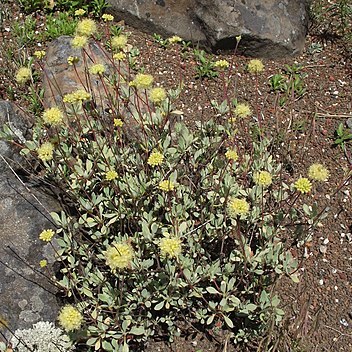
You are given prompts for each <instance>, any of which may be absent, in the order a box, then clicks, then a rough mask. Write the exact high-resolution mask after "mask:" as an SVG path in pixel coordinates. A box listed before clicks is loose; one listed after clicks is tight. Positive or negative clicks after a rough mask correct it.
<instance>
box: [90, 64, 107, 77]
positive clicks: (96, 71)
mask: <svg viewBox="0 0 352 352" xmlns="http://www.w3.org/2000/svg"><path fill="white" fill-rule="evenodd" d="M89 72H90V73H91V74H92V75H102V74H103V73H104V72H105V66H104V65H103V64H95V65H92V66H91V67H89Z"/></svg>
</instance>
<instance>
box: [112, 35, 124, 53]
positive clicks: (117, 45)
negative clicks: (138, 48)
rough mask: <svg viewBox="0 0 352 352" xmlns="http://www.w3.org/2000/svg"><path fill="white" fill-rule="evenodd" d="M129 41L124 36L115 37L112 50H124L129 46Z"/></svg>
mask: <svg viewBox="0 0 352 352" xmlns="http://www.w3.org/2000/svg"><path fill="white" fill-rule="evenodd" d="M127 40H128V38H127V37H126V36H125V35H123V34H120V35H116V36H115V37H112V38H111V48H112V49H117V50H122V49H124V48H125V46H126V45H127Z"/></svg>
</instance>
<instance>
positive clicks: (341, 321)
mask: <svg viewBox="0 0 352 352" xmlns="http://www.w3.org/2000/svg"><path fill="white" fill-rule="evenodd" d="M340 324H341V325H343V326H344V327H345V328H348V325H349V324H348V322H347V320H346V319H344V318H342V319H340Z"/></svg>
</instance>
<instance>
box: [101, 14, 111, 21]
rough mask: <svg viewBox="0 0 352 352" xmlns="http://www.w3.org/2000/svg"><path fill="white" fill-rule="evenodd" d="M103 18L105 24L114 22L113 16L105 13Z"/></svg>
mask: <svg viewBox="0 0 352 352" xmlns="http://www.w3.org/2000/svg"><path fill="white" fill-rule="evenodd" d="M101 18H102V19H103V20H104V21H105V22H109V21H110V22H111V21H113V20H114V16H113V15H110V14H108V13H104V15H103V16H101Z"/></svg>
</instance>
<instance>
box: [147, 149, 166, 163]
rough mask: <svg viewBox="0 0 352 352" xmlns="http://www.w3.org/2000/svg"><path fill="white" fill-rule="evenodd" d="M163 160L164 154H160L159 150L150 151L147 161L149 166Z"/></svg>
mask: <svg viewBox="0 0 352 352" xmlns="http://www.w3.org/2000/svg"><path fill="white" fill-rule="evenodd" d="M163 161H164V155H162V154H161V153H159V152H152V153H151V154H150V155H149V158H148V161H147V163H148V164H149V165H150V166H157V165H160V164H161V163H162V162H163Z"/></svg>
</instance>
